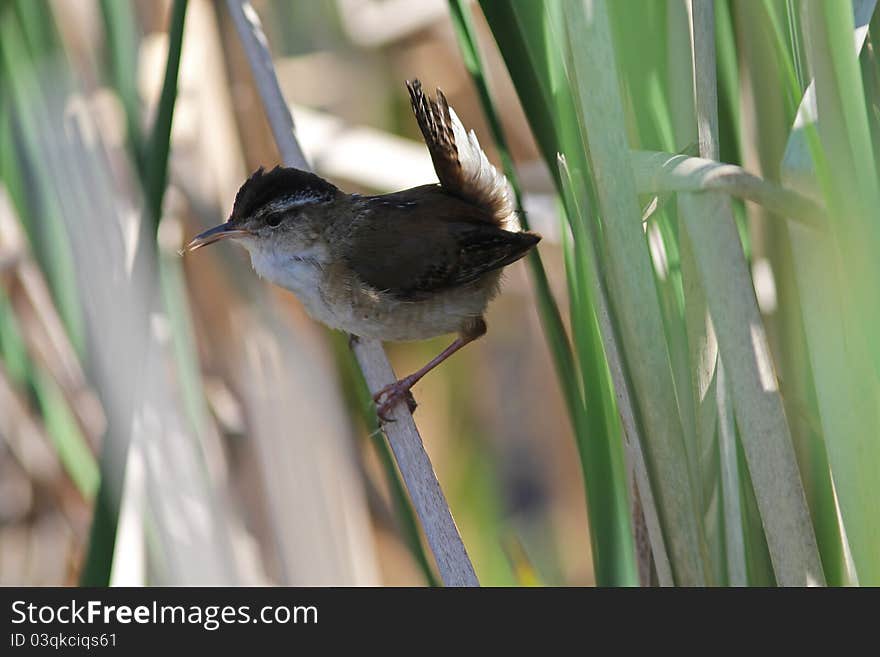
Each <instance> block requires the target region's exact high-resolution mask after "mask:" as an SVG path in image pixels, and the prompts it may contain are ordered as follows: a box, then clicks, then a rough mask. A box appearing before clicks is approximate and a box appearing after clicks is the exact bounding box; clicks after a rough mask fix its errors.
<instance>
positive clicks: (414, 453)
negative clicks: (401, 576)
mask: <svg viewBox="0 0 880 657" xmlns="http://www.w3.org/2000/svg"><path fill="white" fill-rule="evenodd" d="M227 7H228V8H229V13H230V15H231V17H232V20H233V23H234V24H235V28H236V31H237V32H238V36H239V39H240V40H241V44H242V47H243V49H244V52H245V54H246V56H247V58H248V61H249V62H250V65H251V70H252V72H253V75H254V81H255V82H256V86H257V88H258V89H259V92H260V96H261V98H262V101H263V107H264V110H265V112H266V117H267V119H268V120H269V125H270V126H271V128H272V132H273V134H274V136H275V141H276V142H277V144H278V150H279V151H280V153H281V157H282V159H283V160H284V162H285V164H286V165H288V166H294V167H298V168H301V169H305V170H309V169H310V167H309V166H308V163H307V162H306V159H305V156H304V155H303V152H302V149H301V148H300V146H299V143H298V142H297V139H296V135H295V134H294V126H293V119H292V117H291V115H290V110H289V109H288V107H287V103H286V101H285V100H284V96H283V95H282V93H281V88H280V86H279V85H278V79H277V77H276V75H275V69H274V66H273V65H272V58H271V55H270V53H269V49H268V44H267V41H266V37H265V35H264V34H263V30H262V27H261V25H260V20H259V16H258V15H257V13H256V12H255V11H254V8H253V7H252V6H251V4H250V2H249V1H248V0H227ZM352 349H353V350H354V354H355V358H357V361H358V364H359V365H360V368H361V371H362V372H363V375H364V379H365V380H366V382H367V387H368V388H369V389H370V392H371V393H376V392H378V391H380V390H381V389H382V388H384V387H385V386H387V385H390V384H391V383H394V381H396V380H397V377H396V376H395V374H394V371H393V370H392V369H391V364H390V363H389V362H388V358H387V356H386V355H385V351H384V350H383V349H382V344H381V342H379V341H378V340H360V339H355V340H353V344H352ZM391 419H392V420H393V422H389V423H386V425H385V427H384V429H385V435H386V436H387V437H388V441H389V443H390V444H391V450H392V451H393V452H394V456H395V458H396V459H397V465H398V467H399V468H400V472H401V473H402V475H403V480H404V483H405V484H406V486H407V489H408V490H409V494H410V498H411V499H412V503H413V506H414V507H415V509H416V513H417V514H418V516H419V519H420V520H421V522H422V527H423V529H424V531H425V535H426V537H427V539H428V545H429V546H430V547H431V551H432V552H433V554H434V559H435V561H436V563H437V568H438V570H439V572H440V577H441V578H442V579H443V583H444V584H446V585H447V586H479V581H478V580H477V576H476V573H475V572H474V568H473V565H472V564H471V562H470V559H469V557H468V555H467V550H466V549H465V546H464V543H463V541H462V540H461V535H460V534H459V532H458V528H457V527H456V525H455V521H454V520H453V518H452V514H451V512H450V511H449V505H448V504H447V502H446V498H445V496H444V495H443V491H442V490H441V488H440V483H439V482H438V481H437V476H436V474H435V473H434V468H433V466H432V465H431V460H430V458H429V457H428V454H427V452H425V448H424V445H423V444H422V439H421V436H420V435H419V432H418V429H417V428H416V425H415V422H414V421H413V418H412V414H411V413H410V412H409V409H407V408H406V406H405V405H404V404H399V405H397V406H396V407H395V408H394V409H393V411H392V412H391Z"/></svg>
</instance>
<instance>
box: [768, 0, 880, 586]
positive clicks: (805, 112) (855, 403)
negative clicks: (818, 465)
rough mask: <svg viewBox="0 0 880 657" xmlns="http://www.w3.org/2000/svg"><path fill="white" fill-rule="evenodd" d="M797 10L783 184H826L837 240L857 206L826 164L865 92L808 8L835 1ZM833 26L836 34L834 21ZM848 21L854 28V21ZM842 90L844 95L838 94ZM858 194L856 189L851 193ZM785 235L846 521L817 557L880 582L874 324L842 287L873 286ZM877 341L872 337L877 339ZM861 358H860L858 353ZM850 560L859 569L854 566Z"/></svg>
mask: <svg viewBox="0 0 880 657" xmlns="http://www.w3.org/2000/svg"><path fill="white" fill-rule="evenodd" d="M875 6H876V2H875V0H858V1H856V2H854V3H853V10H854V11H853V14H854V15H853V17H854V19H855V25H854V28H855V30H854V34H855V39H854V44H853V42H846V41H841V42H838V48H839V49H842V48H852V47H853V45H854V52H859V51H860V50H861V48H862V46H863V44H864V41H865V35H866V32H867V29H868V24H869V21H870V20H871V16H872V15H873V14H874V11H875ZM803 9H806V10H807V13H808V18H809V20H805V21H804V25H803V27H804V32H805V36H806V39H805V40H806V43H807V54H808V58H809V60H810V62H811V69H812V71H813V73H814V75H815V76H816V78H815V79H814V80H812V81H811V82H810V84H809V85H808V87H807V89H806V91H805V93H804V95H803V98H802V100H801V103H800V106H799V108H798V112H797V117H796V119H795V121H794V126H793V128H792V131H791V134H790V135H789V139H788V143H787V144H786V148H785V156H784V158H783V161H782V175H783V180H784V181H785V182H786V184H788V185H791V186H794V187H796V188H805V189H810V188H814V187H816V186H817V185H818V186H820V187H821V188H822V189H823V190H824V191H825V193H826V197H827V198H828V201H829V213H828V214H829V228H830V231H831V233H832V235H833V236H834V238H835V239H841V233H842V232H843V229H842V227H841V226H840V225H839V224H840V223H841V222H846V221H854V220H856V219H857V218H858V215H859V213H858V212H855V213H853V215H852V216H851V217H845V216H841V213H840V211H839V205H835V204H832V203H831V201H832V200H833V195H832V194H831V193H830V190H829V186H830V184H831V174H830V172H829V168H830V166H829V165H834V164H836V163H837V162H838V160H836V159H832V158H833V157H834V155H835V154H836V153H835V151H836V150H837V149H841V148H849V147H852V146H853V145H852V144H850V143H849V139H848V138H847V137H842V136H841V135H843V134H844V131H845V125H844V124H845V123H846V120H845V117H846V112H845V111H844V110H843V109H841V108H840V107H837V106H836V105H838V104H843V103H855V104H856V105H861V104H863V102H864V100H863V97H862V94H861V90H860V89H859V93H856V90H855V88H854V87H853V86H852V85H848V86H845V87H844V88H846V89H847V94H840V93H839V92H838V91H837V89H839V88H840V87H837V85H838V84H841V81H840V80H839V79H838V77H839V75H840V74H841V73H840V72H836V71H835V70H834V69H833V62H832V61H831V60H832V59H835V60H839V61H840V66H841V67H843V68H844V69H846V68H849V67H851V66H852V62H851V61H850V62H848V63H846V60H847V58H848V57H852V55H851V54H849V53H843V52H839V51H837V52H836V51H835V50H834V48H832V47H831V46H830V45H829V43H828V41H829V39H830V35H829V34H828V31H829V25H828V24H827V23H826V22H825V21H824V20H823V19H822V18H821V16H816V15H813V16H809V14H811V13H813V12H822V11H823V10H824V9H828V10H833V9H834V8H833V7H827V8H826V7H822V6H820V5H819V3H811V4H810V5H809V6H802V10H803ZM837 27H838V30H837V32H838V34H837V36H838V38H839V37H840V36H841V35H840V34H839V28H840V26H839V25H837ZM847 27H848V28H849V29H852V27H853V26H852V25H849V26H847ZM849 36H852V32H849ZM849 73H850V74H853V71H851V70H850V71H849ZM850 91H851V93H850ZM844 95H845V96H848V98H843V97H842V96H844ZM850 96H851V97H850ZM852 109H855V108H851V111H852ZM859 113H860V112H855V113H854V114H855V116H852V117H851V118H852V119H853V120H852V123H853V124H854V126H853V128H857V127H858V126H859V124H860V123H861V121H860V120H859V119H858V114H859ZM823 133H824V136H823ZM820 136H822V140H823V143H824V144H828V143H832V144H833V148H834V151H832V150H830V149H828V148H823V147H822V144H820V143H819V137H820ZM856 141H858V142H863V141H864V142H865V143H864V144H863V143H859V144H858V147H859V151H860V152H861V155H862V157H863V158H864V159H865V160H867V159H868V158H869V157H870V156H869V155H868V154H867V153H864V152H863V151H861V149H862V147H864V146H866V145H867V143H868V142H869V141H870V139H867V140H866V139H864V137H857V138H856ZM837 142H839V143H837ZM842 159H843V160H845V163H846V166H845V167H844V169H842V171H835V174H836V175H838V176H840V175H843V176H846V175H847V173H848V171H847V169H848V168H849V167H852V166H857V165H856V163H855V159H854V158H853V157H852V156H851V155H848V156H843V157H842ZM828 160H831V161H830V162H829V161H828ZM875 164H876V163H875ZM848 184H849V183H848ZM855 196H861V194H860V193H858V192H857V193H856V194H855ZM873 209H874V214H873V216H870V218H871V219H873V220H875V221H876V205H874V206H873ZM868 216H869V215H866V216H865V217H863V218H868ZM856 232H857V234H858V235H859V237H860V239H862V240H868V239H869V236H868V234H867V232H860V231H858V230H857V231H856ZM789 235H790V237H791V242H792V254H793V259H794V267H795V280H796V283H797V286H798V289H799V292H800V298H801V302H802V305H803V321H804V332H805V334H806V338H807V344H808V345H809V357H810V366H811V368H812V372H813V382H814V385H815V388H816V397H817V403H818V412H819V419H820V422H821V426H822V433H823V434H824V447H825V450H826V453H827V459H828V462H829V463H830V466H831V473H832V475H833V489H834V491H833V492H834V494H835V495H834V496H831V499H829V496H828V495H825V496H823V498H824V499H823V500H822V501H823V502H825V503H824V504H822V505H821V506H822V507H824V508H826V509H828V511H826V514H827V515H826V517H827V516H829V515H830V516H831V518H830V519H829V520H826V522H835V521H836V520H837V510H836V509H834V505H836V506H837V507H838V509H839V513H840V517H841V519H842V523H841V525H842V526H843V527H844V528H845V533H843V535H842V536H838V535H837V531H836V528H835V531H831V532H827V531H826V532H825V534H826V536H825V540H826V541H830V540H834V541H838V540H839V541H840V543H841V546H840V549H839V548H838V547H837V546H836V545H835V546H833V549H829V546H828V545H827V544H826V545H825V546H823V550H824V552H823V556H825V557H826V559H827V558H829V557H836V554H835V553H836V552H838V551H842V552H843V554H844V562H845V563H844V567H843V568H842V569H841V570H842V571H844V572H845V575H846V580H847V583H856V582H857V583H859V584H863V585H876V584H877V583H878V582H880V560H878V558H877V554H878V551H877V546H878V545H880V522H878V519H877V514H876V512H875V509H874V508H873V505H872V504H871V503H870V502H867V500H873V499H876V497H877V494H876V491H877V481H878V480H877V477H876V465H877V462H878V458H877V456H876V455H877V454H878V451H877V436H878V435H880V414H878V413H877V395H878V386H877V378H876V376H875V375H874V374H873V373H872V372H870V371H869V370H868V371H866V369H868V368H866V367H865V363H864V361H865V360H867V359H866V358H865V354H863V353H862V351H863V350H862V349H859V348H857V347H856V346H855V345H858V342H859V341H860V340H861V339H863V338H859V339H852V337H851V332H852V331H861V330H864V329H868V330H869V331H870V330H874V331H876V325H873V324H871V323H870V322H868V321H866V318H867V317H869V316H868V315H863V314H862V313H861V310H862V309H861V308H859V310H858V312H857V313H855V314H857V316H854V313H853V312H852V306H849V307H848V306H847V303H846V296H847V289H846V288H847V287H851V286H859V285H865V286H866V289H869V290H871V291H872V292H873V293H876V290H875V289H874V288H873V287H871V286H872V283H871V281H874V280H875V279H865V278H860V277H859V276H857V275H853V270H854V268H852V263H851V262H850V257H851V253H850V250H849V249H846V248H843V249H841V248H839V247H837V248H835V246H833V245H832V244H829V240H828V239H822V238H821V236H819V235H816V234H814V233H811V232H810V231H806V230H804V229H803V228H802V227H801V226H799V225H797V224H796V223H794V222H789ZM841 254H844V255H841ZM856 271H858V270H857V269H856ZM862 344H864V343H862ZM874 344H875V345H876V340H875V341H874ZM859 360H861V361H862V362H858V361H859ZM828 488H830V486H829V487H828ZM826 490H827V489H826ZM821 536H822V534H820V537H821ZM848 551H851V557H852V561H850V560H849V559H848V558H846V557H848V556H849V555H848V554H847V552H848ZM852 565H854V567H855V573H853V572H852V571H851V569H850V566H852ZM835 566H836V564H835ZM832 568H833V567H832ZM832 568H829V571H832Z"/></svg>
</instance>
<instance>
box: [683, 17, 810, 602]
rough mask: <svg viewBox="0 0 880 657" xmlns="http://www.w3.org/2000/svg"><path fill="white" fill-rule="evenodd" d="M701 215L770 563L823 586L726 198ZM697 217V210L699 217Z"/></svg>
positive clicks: (712, 109) (708, 24) (701, 118)
mask: <svg viewBox="0 0 880 657" xmlns="http://www.w3.org/2000/svg"><path fill="white" fill-rule="evenodd" d="M712 17H713V13H712V5H711V3H708V2H700V3H695V4H694V31H693V32H694V37H693V38H694V68H695V90H696V106H697V121H698V125H699V134H700V146H701V154H703V153H702V151H703V150H706V153H707V154H710V155H711V154H715V155H717V152H718V151H717V101H716V86H715V43H714V20H713V18H712ZM703 210H704V211H705V212H707V214H706V216H696V213H685V214H684V224H685V227H686V230H687V233H688V236H689V237H690V240H691V243H692V244H693V247H694V254H693V255H694V259H695V261H696V265H697V269H698V272H699V275H700V278H701V281H702V286H703V289H704V290H705V294H706V299H707V302H708V306H709V311H710V313H711V314H712V318H713V320H714V326H715V330H716V334H717V338H718V346H719V351H720V355H721V359H722V360H723V362H724V365H725V369H726V373H727V376H728V378H727V381H728V382H729V384H730V395H731V398H732V400H733V406H734V413H735V416H736V419H737V423H738V426H739V428H740V436H741V439H742V443H743V449H744V451H745V454H746V460H747V462H748V467H749V472H750V474H751V479H752V483H753V485H754V488H755V496H756V498H757V502H758V508H759V510H760V513H761V519H762V523H763V525H764V531H765V533H766V536H767V544H768V547H769V549H770V557H771V560H772V562H773V569H774V572H775V574H776V579H777V581H778V582H779V583H780V584H781V585H783V586H805V585H816V584H824V583H825V576H824V574H823V571H822V564H821V562H820V560H819V552H818V548H817V545H816V537H815V534H814V532H813V526H812V521H811V519H810V513H809V509H808V508H807V501H806V496H805V494H804V489H803V485H802V483H801V478H800V472H799V470H798V466H797V460H796V459H795V454H794V448H793V446H792V442H791V434H790V432H789V428H788V422H787V421H786V418H785V412H784V410H783V407H782V399H781V398H780V396H779V385H778V382H777V380H776V374H775V372H774V370H773V362H772V359H771V355H770V347H769V345H768V344H767V337H766V335H765V332H764V327H763V323H762V321H761V316H760V312H759V310H758V304H757V301H756V299H755V293H754V289H753V287H752V280H751V276H750V275H749V271H748V266H747V265H746V261H745V256H744V255H743V252H742V248H741V245H740V240H739V236H738V234H737V230H736V225H735V223H734V220H733V214H732V212H731V210H730V204H729V200H728V199H727V198H717V199H711V197H710V198H708V199H707V200H706V204H705V208H703ZM700 214H701V215H702V212H701V213H700Z"/></svg>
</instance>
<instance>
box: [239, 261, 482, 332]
mask: <svg viewBox="0 0 880 657" xmlns="http://www.w3.org/2000/svg"><path fill="white" fill-rule="evenodd" d="M251 256H252V258H251V259H252V263H253V265H254V270H255V271H256V272H257V273H258V274H259V275H260V276H262V277H264V278H266V279H268V280H270V281H271V282H273V283H275V284H276V285H279V286H281V287H284V288H286V289H288V290H290V291H291V292H293V293H294V294H296V296H297V297H298V298H299V300H300V301H301V302H302V304H303V306H304V307H305V309H306V312H308V314H309V315H310V316H311V317H313V318H314V319H316V320H318V321H320V322H322V323H323V324H326V325H327V326H329V327H331V328H334V329H339V330H341V331H345V332H347V333H351V334H353V335H357V336H359V337H362V338H374V339H377V340H383V341H389V342H402V341H408V340H425V339H427V338H432V337H435V336H438V335H443V334H446V333H455V332H458V331H459V330H461V329H462V328H463V325H464V324H466V323H467V322H468V320H472V319H474V318H476V317H481V316H482V315H483V313H484V312H485V310H486V306H487V305H488V303H489V301H490V300H491V298H492V297H493V296H494V295H495V293H496V291H497V289H498V282H499V279H500V272H490V273H489V274H487V275H486V276H485V277H484V278H483V279H481V280H479V281H477V282H475V283H474V284H471V285H470V286H469V287H468V288H457V289H453V290H447V291H443V292H438V293H434V294H433V295H431V296H430V297H429V298H428V299H425V300H419V301H401V300H399V299H396V298H395V297H393V296H392V295H390V294H387V293H385V292H381V291H378V290H374V289H371V288H364V287H363V286H361V285H356V284H354V281H353V275H352V274H351V273H350V272H349V271H347V270H346V269H344V268H342V267H334V266H328V267H325V266H322V265H320V264H318V263H317V262H315V261H308V260H291V259H285V260H284V261H283V262H281V261H279V260H277V259H275V258H266V257H262V258H261V257H259V256H258V257H254V254H253V253H252V254H251Z"/></svg>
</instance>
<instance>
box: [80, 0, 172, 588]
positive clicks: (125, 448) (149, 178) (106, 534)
mask: <svg viewBox="0 0 880 657" xmlns="http://www.w3.org/2000/svg"><path fill="white" fill-rule="evenodd" d="M186 5H187V0H175V2H174V5H173V9H172V14H171V23H170V25H169V42H168V60H167V63H166V68H165V79H164V81H163V84H162V94H161V96H160V100H159V109H158V113H157V116H156V122H155V124H154V126H153V130H152V132H151V134H150V138H149V142H148V144H147V146H146V148H147V149H148V150H147V160H146V161H145V163H144V164H145V165H146V166H148V167H150V168H149V170H148V171H146V173H145V217H144V221H143V222H141V225H140V234H139V237H138V241H137V250H136V253H135V258H134V264H133V266H132V273H131V279H132V280H143V281H145V282H146V283H145V284H147V285H153V282H152V281H151V278H150V276H147V275H145V273H146V272H148V271H150V269H151V268H152V267H153V266H154V265H155V263H156V258H157V253H156V244H155V233H156V229H157V228H158V225H159V218H160V217H161V210H162V198H163V196H164V194H165V185H166V183H167V179H168V154H169V152H170V147H171V143H170V142H171V121H172V118H173V116H174V105H175V101H176V99H177V74H178V71H179V69H180V53H181V49H182V46H183V24H184V19H185V17H186ZM156 158H161V160H162V161H161V162H160V161H158V160H157V159H156ZM153 292H154V291H152V290H151V291H149V292H147V294H146V296H145V298H146V299H148V300H149V301H148V303H158V300H157V298H156V296H155V295H154V293H153ZM138 330H141V331H144V332H146V330H147V328H146V327H144V326H140V327H138ZM141 337H143V336H141ZM136 343H140V342H136ZM138 356H140V357H142V356H143V354H138ZM129 402H130V403H132V404H134V403H135V402H134V400H129ZM129 413H131V414H132V415H133V413H134V407H133V406H132V407H128V408H126V409H125V410H124V411H123V412H121V413H120V414H119V417H117V418H115V419H114V418H111V419H110V423H109V424H110V427H111V431H113V430H114V422H115V423H116V424H115V429H116V430H117V431H119V434H118V439H110V440H107V441H106V443H105V446H104V449H103V452H102V454H101V464H100V465H101V484H100V487H99V489H98V495H97V497H96V499H95V509H94V517H93V519H92V528H91V535H90V537H89V551H88V554H87V555H86V560H85V564H84V565H83V571H82V574H81V576H80V583H81V584H83V585H86V586H107V585H108V584H109V582H110V568H111V565H112V563H113V555H114V549H115V544H116V532H117V529H118V525H119V504H120V500H121V499H122V491H123V486H124V482H125V468H126V463H127V461H128V452H129V447H130V445H129V443H130V439H131V433H130V430H131V426H130V425H131V421H132V417H131V415H129Z"/></svg>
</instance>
